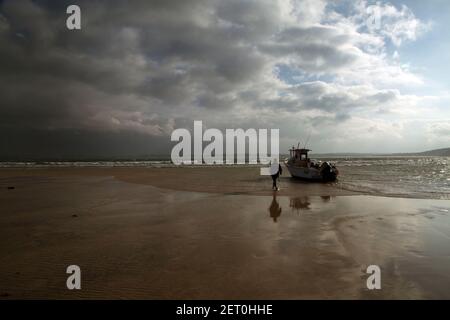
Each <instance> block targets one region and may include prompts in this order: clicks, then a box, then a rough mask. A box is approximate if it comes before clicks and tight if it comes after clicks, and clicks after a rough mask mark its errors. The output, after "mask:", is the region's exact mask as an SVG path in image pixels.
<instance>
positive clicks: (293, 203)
mask: <svg viewBox="0 0 450 320" xmlns="http://www.w3.org/2000/svg"><path fill="white" fill-rule="evenodd" d="M310 205H311V202H309V198H308V197H296V198H291V199H290V201H289V206H290V207H291V208H292V209H295V210H296V211H297V213H299V211H300V210H310V209H311V208H310V207H309V206H310Z"/></svg>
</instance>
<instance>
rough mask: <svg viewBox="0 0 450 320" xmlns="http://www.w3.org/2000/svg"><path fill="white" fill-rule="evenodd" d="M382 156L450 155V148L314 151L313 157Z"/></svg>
mask: <svg viewBox="0 0 450 320" xmlns="http://www.w3.org/2000/svg"><path fill="white" fill-rule="evenodd" d="M380 156H386V157H392V156H394V157H395V156H398V157H407V156H411V157H433V156H435V157H450V148H443V149H435V150H429V151H423V152H409V153H352V152H348V153H346V152H339V153H312V154H311V157H317V158H325V157H328V158H333V157H336V158H341V157H364V158H366V157H380Z"/></svg>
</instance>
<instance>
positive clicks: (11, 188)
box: [8, 187, 16, 190]
mask: <svg viewBox="0 0 450 320" xmlns="http://www.w3.org/2000/svg"><path fill="white" fill-rule="evenodd" d="M15 188H16V187H8V190H14V189H15Z"/></svg>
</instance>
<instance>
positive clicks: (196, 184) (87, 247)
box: [0, 168, 450, 299]
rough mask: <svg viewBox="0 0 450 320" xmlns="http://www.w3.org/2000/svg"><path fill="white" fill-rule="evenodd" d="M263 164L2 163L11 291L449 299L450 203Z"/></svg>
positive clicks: (7, 288)
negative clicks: (371, 282)
mask: <svg viewBox="0 0 450 320" xmlns="http://www.w3.org/2000/svg"><path fill="white" fill-rule="evenodd" d="M258 172H259V171H258V169H257V168H161V169H145V168H102V169H100V168H73V169H70V168H67V169H26V170H25V169H23V170H20V169H2V170H0V208H1V210H0V250H1V252H2V257H1V260H0V299H14V298H16V299H17V298H62V299H68V298H127V299H131V298H142V299H167V298H173V299H177V298H181V299H303V298H307V299H309V298H324V299H330V298H336V299H360V298H362V299H379V298H381V299H388V298H394V299H411V298H446V299H449V298H450V289H449V288H450V253H449V252H450V251H449V250H448V247H449V244H450V218H449V216H450V203H449V201H445V200H422V199H402V198H386V197H374V196H368V195H363V194H358V193H355V192H353V193H349V192H348V191H345V190H341V189H339V188H337V187H336V186H334V185H333V184H308V183H300V182H296V181H292V180H291V179H289V178H287V177H285V178H284V179H282V181H281V187H282V190H281V191H280V192H278V193H276V194H274V193H273V192H272V191H270V186H271V181H270V178H267V177H260V176H259V175H258ZM8 187H14V189H11V188H8ZM71 264H76V265H79V266H80V267H81V270H82V289H81V290H74V291H70V290H67V289H66V279H67V276H68V275H67V274H66V273H65V271H66V267H67V266H68V265H71ZM371 264H376V265H379V266H380V268H381V283H382V289H381V290H368V289H367V287H366V279H367V277H368V275H367V274H366V273H365V270H366V268H367V266H368V265H371Z"/></svg>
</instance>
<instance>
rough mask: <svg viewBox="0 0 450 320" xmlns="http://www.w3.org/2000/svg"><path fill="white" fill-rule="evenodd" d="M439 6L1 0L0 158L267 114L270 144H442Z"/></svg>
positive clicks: (446, 41)
mask: <svg viewBox="0 0 450 320" xmlns="http://www.w3.org/2000/svg"><path fill="white" fill-rule="evenodd" d="M70 4H77V5H79V6H80V8H81V18H82V22H81V25H82V29H81V30H68V29H67V28H66V19H67V17H68V15H67V14H66V8H67V6H68V5H70ZM449 18H450V3H449V2H448V1H444V0H435V1H391V2H385V1H377V2H371V1H321V0H303V1H302V0H293V1H289V0H278V1H275V0H270V1H262V0H257V1H256V0H255V1H246V0H239V1H237V0H217V1H214V0H210V1H206V0H188V1H167V0H152V1H45V0H42V1H30V0H11V1H0V133H1V135H0V136H1V138H0V146H1V151H2V154H1V157H2V158H17V159H18V158H26V157H29V158H33V157H34V158H61V159H63V158H67V157H73V158H76V157H140V156H145V155H151V154H153V155H156V154H169V153H170V149H171V147H172V146H173V143H171V142H170V134H171V132H172V131H173V130H174V129H175V128H192V126H193V121H194V120H202V121H203V124H204V126H205V127H207V128H219V129H222V130H224V129H225V128H244V129H246V128H256V129H257V128H279V129H280V138H281V141H280V144H281V150H280V151H281V152H282V153H283V151H285V149H287V148H288V147H289V146H291V145H293V144H295V145H296V144H297V142H299V141H302V142H304V141H305V140H306V138H307V136H309V135H310V140H309V145H310V147H311V148H312V149H313V150H314V151H315V152H408V151H419V150H427V149H434V148H443V147H449V146H450V108H449V107H450V105H449V102H450V90H449V87H450V76H449V74H450V35H449V33H448V25H447V23H448V21H449Z"/></svg>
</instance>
